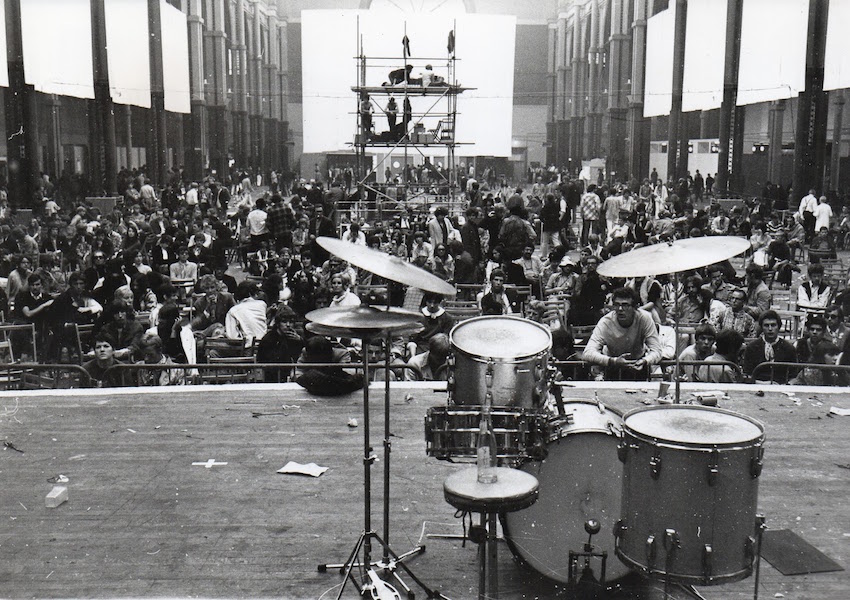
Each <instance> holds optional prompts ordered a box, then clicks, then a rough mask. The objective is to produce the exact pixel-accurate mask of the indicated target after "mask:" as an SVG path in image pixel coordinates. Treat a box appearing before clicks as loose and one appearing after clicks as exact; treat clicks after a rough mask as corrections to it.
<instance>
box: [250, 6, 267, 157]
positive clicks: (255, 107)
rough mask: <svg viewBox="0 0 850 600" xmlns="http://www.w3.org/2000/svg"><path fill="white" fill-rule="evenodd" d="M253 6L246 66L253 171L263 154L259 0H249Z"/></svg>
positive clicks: (261, 49)
mask: <svg viewBox="0 0 850 600" xmlns="http://www.w3.org/2000/svg"><path fill="white" fill-rule="evenodd" d="M251 1H252V2H253V4H254V11H253V20H252V21H251V31H252V35H251V47H250V48H249V49H248V65H249V68H250V69H251V79H252V81H253V84H252V85H251V95H252V100H253V101H252V102H251V103H250V108H249V111H248V114H249V115H250V119H251V138H252V139H251V165H252V166H253V167H254V168H255V169H259V168H260V167H261V165H262V160H261V155H262V154H263V141H264V138H265V136H264V135H263V112H262V106H263V98H264V97H265V93H264V89H263V57H262V55H263V48H262V38H261V36H260V20H261V18H262V15H261V14H260V2H259V0H251Z"/></svg>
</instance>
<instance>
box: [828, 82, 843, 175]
mask: <svg viewBox="0 0 850 600" xmlns="http://www.w3.org/2000/svg"><path fill="white" fill-rule="evenodd" d="M832 94H833V98H834V99H833V101H832V103H833V105H834V106H835V116H834V119H835V120H834V121H833V123H832V164H831V165H830V169H829V189H831V190H837V189H838V181H839V174H840V171H841V134H842V131H841V129H842V127H843V126H844V92H843V91H842V90H834V91H833V92H832Z"/></svg>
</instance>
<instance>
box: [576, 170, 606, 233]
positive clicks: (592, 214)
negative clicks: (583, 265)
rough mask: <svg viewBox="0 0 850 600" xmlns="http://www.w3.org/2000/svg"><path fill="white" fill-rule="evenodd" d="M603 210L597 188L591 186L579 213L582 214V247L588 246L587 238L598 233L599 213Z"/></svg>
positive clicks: (582, 198) (582, 200) (583, 197)
mask: <svg viewBox="0 0 850 600" xmlns="http://www.w3.org/2000/svg"><path fill="white" fill-rule="evenodd" d="M601 210H602V201H601V200H600V199H599V196H598V195H597V194H596V186H595V185H593V184H591V185H589V186H588V188H587V193H585V194H584V196H582V197H581V203H580V204H579V212H580V213H581V245H582V246H586V245H587V237H588V236H589V235H590V234H591V233H593V232H595V231H596V229H597V222H598V221H599V213H600V212H601Z"/></svg>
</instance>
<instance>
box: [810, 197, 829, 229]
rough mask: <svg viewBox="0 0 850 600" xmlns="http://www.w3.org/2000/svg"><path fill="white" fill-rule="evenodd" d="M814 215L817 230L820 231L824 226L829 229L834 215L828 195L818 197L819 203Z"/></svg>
mask: <svg viewBox="0 0 850 600" xmlns="http://www.w3.org/2000/svg"><path fill="white" fill-rule="evenodd" d="M814 216H815V231H820V230H821V229H822V228H824V227H826V228H827V230H829V228H830V227H829V225H830V221H831V220H832V217H833V216H834V215H833V213H832V207H831V206H830V205H829V202H827V200H826V196H821V197H820V198H818V204H817V206H816V207H815V210H814Z"/></svg>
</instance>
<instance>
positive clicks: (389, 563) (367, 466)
mask: <svg viewBox="0 0 850 600" xmlns="http://www.w3.org/2000/svg"><path fill="white" fill-rule="evenodd" d="M370 334H372V332H371V331H370V332H364V335H363V338H362V340H363V466H364V476H363V489H364V493H363V495H364V500H363V502H364V511H363V531H362V532H361V533H360V536H359V537H358V539H357V542H356V543H355V545H354V549H353V550H352V551H351V553H350V554H349V556H348V558H347V559H346V561H345V562H344V563H340V564H320V565H319V566H318V570H319V571H320V572H323V573H324V572H326V571H328V570H329V569H339V570H340V572H341V573H342V575H343V577H344V581H343V584H342V587H341V588H340V590H339V593H338V595H337V597H336V598H337V600H340V599H341V598H342V594H343V592H344V591H345V586H346V584H347V583H348V581H349V579H350V580H351V581H353V582H354V584H355V585H357V586H358V591H359V593H360V594H361V595H364V594H365V593H366V592H368V591H369V590H371V589H372V587H373V586H374V583H373V581H374V579H375V577H374V572H375V569H380V570H383V571H386V572H388V573H389V574H390V575H392V576H393V578H394V579H395V580H396V582H398V584H399V585H400V586H401V587H402V588H403V589H404V591H405V593H406V594H407V597H408V598H414V597H415V593H414V592H413V590H412V589H411V588H410V587H409V586H408V585H407V584H406V583H405V582H404V580H403V579H402V578H401V576H400V575H399V573H398V568H399V567H400V568H401V569H402V570H403V571H404V572H405V574H406V575H407V576H408V577H410V579H412V580H413V582H414V583H415V584H416V585H417V586H419V587H420V588H421V589H422V590H423V591H424V592H425V593H426V596H427V597H428V598H440V599H442V600H449V598H448V597H447V596H444V595H443V594H441V593H440V592H439V591H437V590H435V589H432V588H430V587H428V586H427V585H426V584H425V583H424V582H423V581H422V580H421V579H419V578H418V577H417V576H416V575H415V574H414V573H413V572H412V571H411V570H410V568H409V567H408V566H407V565H405V564H404V562H403V561H404V560H405V559H407V558H410V557H413V556H416V555H418V554H421V553H422V552H424V551H425V546H423V545H419V546H416V547H415V548H413V549H412V550H409V551H408V552H404V553H403V554H396V553H395V552H393V550H392V548H391V547H390V545H389V542H388V540H389V510H390V509H389V490H390V477H389V476H390V452H391V447H392V444H391V441H390V435H391V433H390V425H389V422H390V420H389V416H390V385H389V377H390V352H389V349H390V339H391V334H390V333H389V332H387V338H386V339H387V342H386V343H387V347H386V350H387V352H386V361H385V368H386V377H385V379H386V382H385V390H384V391H385V397H384V457H385V460H384V536H383V537H381V536H379V535H378V533H377V532H376V531H374V530H373V529H372V514H371V507H372V483H371V467H372V463H374V462H375V460H376V459H377V456H375V454H374V453H373V452H372V446H371V441H370V433H369V431H370V429H369V342H370V341H371V340H372V338H373V335H370ZM373 539H374V540H376V541H377V542H378V543H379V544H380V545H381V546H382V547H383V557H382V560H377V561H372V540H373ZM361 550H362V552H363V559H362V560H358V556H359V554H360V552H361ZM354 569H357V570H358V572H359V575H360V580H359V581H358V580H357V578H355V577H354V575H353V572H354Z"/></svg>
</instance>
